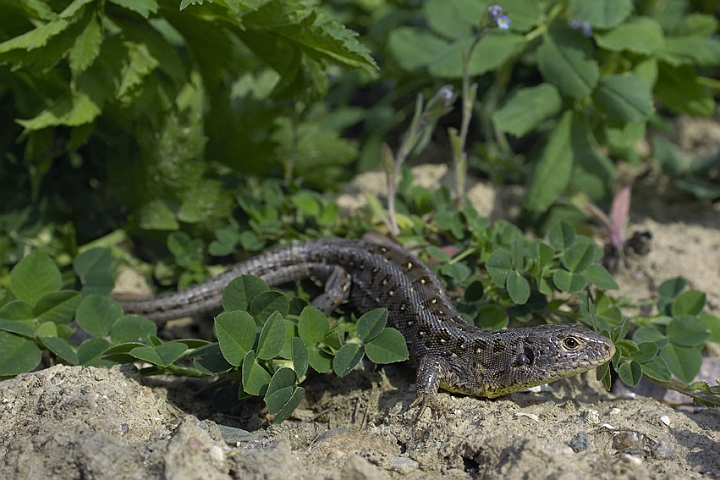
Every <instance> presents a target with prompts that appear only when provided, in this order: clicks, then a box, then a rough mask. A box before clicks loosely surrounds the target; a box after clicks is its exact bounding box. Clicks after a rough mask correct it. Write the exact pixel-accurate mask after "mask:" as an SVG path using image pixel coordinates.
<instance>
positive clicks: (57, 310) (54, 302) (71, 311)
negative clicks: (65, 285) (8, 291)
mask: <svg viewBox="0 0 720 480" xmlns="http://www.w3.org/2000/svg"><path fill="white" fill-rule="evenodd" d="M81 300H82V299H81V298H80V295H79V294H78V293H77V292H71V291H60V292H51V293H48V294H47V295H45V296H44V297H42V298H41V299H40V300H38V302H37V303H36V304H35V308H33V314H34V316H35V317H36V318H38V319H39V320H40V321H41V322H53V323H56V324H61V325H66V324H68V323H70V322H72V321H73V318H75V310H76V309H77V307H78V305H80V301H81Z"/></svg>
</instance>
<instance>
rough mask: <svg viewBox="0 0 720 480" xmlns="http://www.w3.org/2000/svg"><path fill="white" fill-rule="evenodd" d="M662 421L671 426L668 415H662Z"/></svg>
mask: <svg viewBox="0 0 720 480" xmlns="http://www.w3.org/2000/svg"><path fill="white" fill-rule="evenodd" d="M660 421H661V422H663V423H664V424H665V425H667V426H668V427H669V426H670V417H668V416H667V415H663V416H662V417H660Z"/></svg>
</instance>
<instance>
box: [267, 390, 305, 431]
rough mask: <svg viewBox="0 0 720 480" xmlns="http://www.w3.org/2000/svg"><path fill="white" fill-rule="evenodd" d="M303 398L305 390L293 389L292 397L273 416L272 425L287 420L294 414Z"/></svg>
mask: <svg viewBox="0 0 720 480" xmlns="http://www.w3.org/2000/svg"><path fill="white" fill-rule="evenodd" d="M304 396H305V389H304V388H302V387H295V390H293V394H292V396H291V397H290V399H289V400H288V401H287V403H286V404H285V406H284V407H283V408H282V409H281V410H280V411H279V412H278V414H277V415H276V416H275V418H274V419H273V423H280V422H282V421H284V420H286V419H287V418H289V417H290V415H291V414H292V412H294V411H295V409H296V408H297V407H298V405H300V402H302V399H303V397H304Z"/></svg>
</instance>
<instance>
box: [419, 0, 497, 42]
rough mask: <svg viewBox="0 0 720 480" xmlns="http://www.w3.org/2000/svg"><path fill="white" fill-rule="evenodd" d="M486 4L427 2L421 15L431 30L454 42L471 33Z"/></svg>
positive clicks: (471, 0)
mask: <svg viewBox="0 0 720 480" xmlns="http://www.w3.org/2000/svg"><path fill="white" fill-rule="evenodd" d="M487 3H488V2H487V1H485V0H484V1H482V2H478V1H475V0H428V1H427V2H425V4H424V5H423V13H424V14H425V18H426V19H427V22H428V26H429V27H430V28H431V29H433V30H434V31H436V32H437V33H439V34H441V35H443V36H445V37H446V38H449V39H453V40H454V39H456V38H459V37H465V36H468V35H470V34H471V33H472V30H473V27H475V26H476V25H477V23H478V22H479V21H480V19H481V18H482V17H483V15H484V14H485V9H486V8H487Z"/></svg>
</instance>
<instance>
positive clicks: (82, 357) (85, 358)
mask: <svg viewBox="0 0 720 480" xmlns="http://www.w3.org/2000/svg"><path fill="white" fill-rule="evenodd" d="M108 348H110V342H108V341H107V340H104V339H102V338H90V339H88V340H85V341H84V342H83V343H82V344H80V346H79V347H78V348H77V359H78V364H80V365H84V366H86V367H98V366H101V365H104V366H109V365H111V364H112V362H109V361H107V360H101V358H100V357H101V356H102V355H103V353H104V352H105V350H107V349H108Z"/></svg>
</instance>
